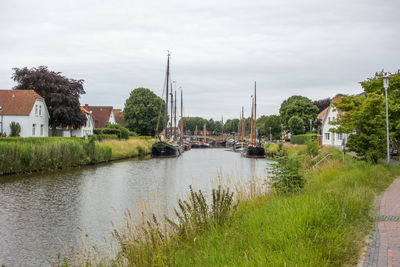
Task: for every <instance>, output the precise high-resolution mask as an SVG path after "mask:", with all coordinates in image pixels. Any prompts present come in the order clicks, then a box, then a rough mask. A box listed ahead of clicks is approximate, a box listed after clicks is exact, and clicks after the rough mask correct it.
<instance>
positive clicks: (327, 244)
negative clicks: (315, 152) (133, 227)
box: [171, 155, 400, 266]
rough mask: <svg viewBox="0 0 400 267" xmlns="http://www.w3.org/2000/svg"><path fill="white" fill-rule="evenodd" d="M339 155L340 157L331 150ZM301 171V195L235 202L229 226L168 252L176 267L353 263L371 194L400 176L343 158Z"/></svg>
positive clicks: (367, 226) (363, 233)
mask: <svg viewBox="0 0 400 267" xmlns="http://www.w3.org/2000/svg"><path fill="white" fill-rule="evenodd" d="M337 156H339V155H337ZM347 160H348V161H349V162H348V163H347V164H346V165H343V164H342V162H341V161H339V160H338V159H331V160H329V161H327V162H325V163H324V164H323V165H321V166H319V167H317V168H315V169H313V170H310V171H308V172H307V173H306V174H305V175H306V177H307V180H308V181H307V182H308V183H307V184H306V187H305V189H304V191H303V192H302V193H299V194H293V195H282V194H274V193H271V194H267V195H262V196H259V197H257V198H255V199H253V200H249V201H245V202H242V203H241V204H240V205H239V207H238V212H237V213H236V214H235V215H234V217H233V218H232V219H231V224H229V225H228V226H224V227H217V228H215V229H213V230H212V231H210V232H208V233H206V234H202V235H200V236H198V237H197V238H196V242H191V243H190V244H186V246H182V247H181V248H180V249H179V250H178V251H176V252H175V253H174V255H171V256H172V257H173V258H174V263H175V264H176V265H178V266H181V265H182V266H189V265H204V266H206V265H231V266H259V265H268V266H343V265H355V264H356V263H357V260H358V257H359V255H360V251H361V249H362V247H363V245H364V244H363V240H364V237H365V236H366V235H367V234H368V232H369V231H370V230H371V226H372V221H371V215H372V212H373V210H374V209H373V207H374V200H375V198H376V196H377V195H378V194H379V193H381V192H382V191H383V190H384V189H385V188H386V187H387V186H388V185H389V184H390V183H391V182H392V181H393V179H394V177H396V176H397V175H399V174H400V170H399V167H393V168H389V169H388V168H386V167H385V166H383V165H370V164H368V163H365V162H358V161H355V160H352V159H349V158H348V159H347Z"/></svg>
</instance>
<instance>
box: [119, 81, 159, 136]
mask: <svg viewBox="0 0 400 267" xmlns="http://www.w3.org/2000/svg"><path fill="white" fill-rule="evenodd" d="M164 113H165V102H164V101H163V100H162V99H161V98H160V97H158V96H157V95H156V94H155V93H153V92H152V91H151V90H150V89H147V88H142V87H140V88H136V89H134V90H132V92H131V93H130V95H129V98H128V99H127V100H126V101H125V107H124V113H123V114H124V119H125V122H126V124H125V126H126V127H127V128H128V129H129V130H131V131H133V132H135V133H137V134H139V135H151V136H153V135H155V134H156V130H157V132H158V133H159V132H161V131H162V130H163V128H164ZM157 124H158V129H156V128H157Z"/></svg>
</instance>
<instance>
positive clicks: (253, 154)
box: [245, 146, 265, 158]
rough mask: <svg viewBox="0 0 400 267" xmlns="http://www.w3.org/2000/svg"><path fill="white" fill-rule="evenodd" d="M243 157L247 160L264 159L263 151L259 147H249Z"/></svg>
mask: <svg viewBox="0 0 400 267" xmlns="http://www.w3.org/2000/svg"><path fill="white" fill-rule="evenodd" d="M245 155H246V157H248V158H265V150H264V148H263V147H261V146H249V147H247V149H246V154H245Z"/></svg>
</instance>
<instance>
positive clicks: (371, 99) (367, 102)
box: [332, 72, 400, 162]
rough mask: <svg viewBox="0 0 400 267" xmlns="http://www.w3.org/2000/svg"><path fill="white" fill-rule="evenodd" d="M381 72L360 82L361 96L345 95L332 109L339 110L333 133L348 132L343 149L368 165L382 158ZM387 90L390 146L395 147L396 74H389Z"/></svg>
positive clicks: (398, 134) (399, 86)
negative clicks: (345, 145) (345, 148)
mask: <svg viewBox="0 0 400 267" xmlns="http://www.w3.org/2000/svg"><path fill="white" fill-rule="evenodd" d="M383 74H384V73H383V72H380V73H376V74H375V77H373V78H369V79H367V80H365V81H363V82H362V83H361V85H362V87H363V88H364V93H365V94H364V95H355V96H347V97H346V96H345V97H343V98H341V101H340V102H338V103H333V104H334V106H335V107H336V108H337V109H339V110H341V111H342V112H341V114H340V115H339V116H338V119H337V120H336V121H334V122H332V124H335V125H338V127H337V129H335V132H338V133H349V134H350V136H349V138H348V140H347V147H348V149H349V150H350V151H354V152H356V153H357V155H358V156H359V157H362V158H364V159H366V160H368V161H371V162H377V161H378V160H379V159H380V158H384V157H385V155H386V112H385V108H386V107H385V97H384V89H383V85H382V80H381V79H379V78H380V77H381V76H382V75H383ZM392 77H393V78H392V79H391V80H390V83H389V84H390V85H389V89H388V103H389V105H388V107H389V127H390V140H391V143H392V144H394V145H396V144H398V143H399V138H400V121H399V118H400V73H399V72H397V73H395V74H393V75H392Z"/></svg>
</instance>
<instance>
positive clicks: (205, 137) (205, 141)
mask: <svg viewBox="0 0 400 267" xmlns="http://www.w3.org/2000/svg"><path fill="white" fill-rule="evenodd" d="M206 131H207V126H206V122H204V127H203V139H204V140H203V143H207V133H206Z"/></svg>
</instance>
